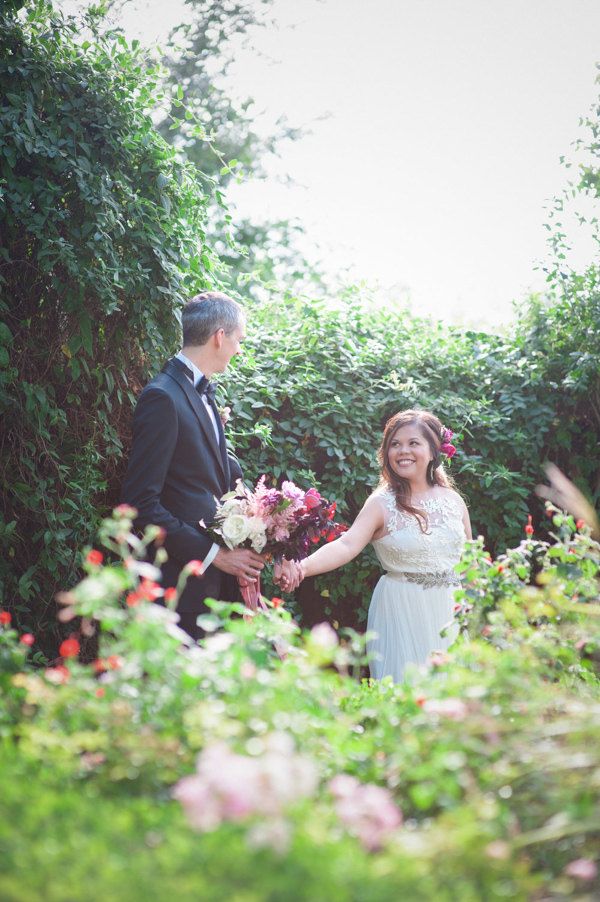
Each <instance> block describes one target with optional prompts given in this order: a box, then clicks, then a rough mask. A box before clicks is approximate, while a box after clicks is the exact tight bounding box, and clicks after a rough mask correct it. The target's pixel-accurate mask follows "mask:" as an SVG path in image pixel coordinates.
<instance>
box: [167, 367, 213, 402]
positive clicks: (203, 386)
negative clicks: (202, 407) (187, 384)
mask: <svg viewBox="0 0 600 902" xmlns="http://www.w3.org/2000/svg"><path fill="white" fill-rule="evenodd" d="M172 362H173V363H174V364H175V366H176V367H177V369H178V370H180V371H181V372H182V373H184V374H185V375H186V376H187V377H188V379H191V381H192V382H193V381H194V374H193V373H192V371H191V369H190V368H189V366H186V364H185V363H184V362H183V360H180V359H179V357H173V358H172ZM195 389H196V391H197V392H198V394H199V395H206V396H207V398H208V399H209V401H214V400H215V396H216V394H217V383H216V382H210V381H209V380H208V379H207V378H206V376H202V378H201V379H200V382H199V383H198V385H196V386H195Z"/></svg>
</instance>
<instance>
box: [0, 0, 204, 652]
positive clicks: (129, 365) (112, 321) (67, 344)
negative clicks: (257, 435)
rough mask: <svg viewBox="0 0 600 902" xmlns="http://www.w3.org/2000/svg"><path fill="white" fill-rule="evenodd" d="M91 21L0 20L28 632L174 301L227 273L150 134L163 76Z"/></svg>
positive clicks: (172, 331)
mask: <svg viewBox="0 0 600 902" xmlns="http://www.w3.org/2000/svg"><path fill="white" fill-rule="evenodd" d="M97 15H98V14H97V13H96V15H94V14H93V13H90V14H88V15H87V17H86V18H85V19H84V20H83V21H82V22H78V21H76V20H75V19H73V18H72V17H71V18H64V17H63V16H62V15H61V14H60V13H58V12H55V11H54V10H53V9H52V6H51V5H50V4H49V3H45V2H41V0H40V2H36V3H31V4H29V9H28V12H27V14H26V15H24V16H22V18H18V17H17V16H16V15H14V14H13V13H11V12H10V10H9V9H8V8H7V7H5V8H4V9H3V11H2V12H1V13H0V30H1V32H2V41H1V42H0V417H1V418H2V439H1V442H0V477H1V483H2V487H1V489H0V492H1V499H2V503H1V509H2V514H0V561H1V562H0V588H1V591H2V595H3V596H4V599H5V603H10V605H11V607H12V610H13V612H14V613H16V614H18V616H19V618H20V621H21V623H22V625H23V627H24V628H27V629H31V630H33V631H36V630H38V631H44V630H45V629H50V630H52V629H53V625H54V620H53V614H54V603H53V596H54V593H55V591H56V590H57V589H59V588H64V587H65V586H66V585H69V584H70V583H72V582H73V581H74V580H75V579H76V578H77V572H78V570H77V568H78V566H79V563H80V560H79V556H78V554H77V552H76V551H75V549H77V548H78V547H80V546H81V545H82V544H83V543H84V542H86V541H88V540H89V538H90V536H92V535H93V534H94V531H95V529H96V528H97V525H98V522H99V516H101V515H102V513H103V512H105V511H106V510H107V509H109V508H110V506H112V504H113V503H116V501H118V498H119V494H120V480H121V477H122V474H123V472H124V464H125V461H124V458H123V447H124V445H125V444H126V443H127V440H128V436H129V430H130V414H131V404H132V403H133V401H134V396H135V394H136V393H137V392H138V391H139V390H140V389H141V387H142V385H143V383H144V382H145V381H146V379H147V376H148V373H149V372H154V371H155V370H156V369H157V368H158V367H159V366H160V365H161V364H162V361H163V360H164V358H165V357H166V356H168V354H169V353H170V352H171V350H172V348H173V346H174V345H175V344H176V342H177V340H178V321H177V316H176V309H177V307H178V306H181V305H182V304H183V302H184V300H185V299H187V297H188V296H189V294H190V293H193V292H194V291H195V290H197V289H198V288H200V287H203V286H207V285H209V284H211V282H212V280H213V275H211V273H213V272H214V271H215V270H216V269H218V266H219V264H218V261H217V260H216V258H215V257H214V255H213V254H212V252H211V251H210V249H209V248H208V247H207V246H206V244H205V241H204V220H205V215H206V214H205V211H206V206H207V202H208V197H207V193H206V192H207V189H208V190H209V186H207V187H204V188H203V187H201V185H200V182H199V178H198V174H197V172H196V170H195V169H194V168H193V167H191V166H189V165H187V164H185V163H183V162H182V160H181V159H180V158H179V157H178V156H177V155H176V153H175V152H174V151H173V149H172V148H171V147H170V146H169V145H168V144H167V143H166V142H165V141H164V140H163V139H162V138H161V137H160V136H159V135H158V134H157V132H156V131H155V129H154V127H153V123H152V117H151V111H152V108H153V107H154V106H156V105H157V104H160V103H161V92H160V91H159V90H158V88H159V86H160V78H159V71H158V69H157V68H156V67H149V66H148V65H147V61H146V59H145V57H144V54H143V52H142V49H141V48H140V47H139V46H137V42H134V43H133V44H132V45H131V46H129V45H128V44H127V42H126V41H125V40H124V38H123V37H122V35H119V34H111V33H105V32H102V30H101V29H100V26H99V25H98V23H97V20H96V16H97ZM80 28H84V29H87V30H88V35H89V39H88V40H82V37H80V36H79V29H80ZM52 644H53V643H52Z"/></svg>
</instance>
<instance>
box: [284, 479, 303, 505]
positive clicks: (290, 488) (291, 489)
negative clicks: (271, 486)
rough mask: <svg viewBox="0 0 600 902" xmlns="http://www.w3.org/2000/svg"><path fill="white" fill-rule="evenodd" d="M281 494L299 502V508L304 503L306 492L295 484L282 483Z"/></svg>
mask: <svg viewBox="0 0 600 902" xmlns="http://www.w3.org/2000/svg"><path fill="white" fill-rule="evenodd" d="M281 493H282V495H284V496H285V497H286V498H288V499H289V500H290V501H297V502H298V503H299V506H302V504H303V503H304V492H303V491H302V489H299V488H298V486H297V485H294V483H293V482H289V481H284V482H282V483H281Z"/></svg>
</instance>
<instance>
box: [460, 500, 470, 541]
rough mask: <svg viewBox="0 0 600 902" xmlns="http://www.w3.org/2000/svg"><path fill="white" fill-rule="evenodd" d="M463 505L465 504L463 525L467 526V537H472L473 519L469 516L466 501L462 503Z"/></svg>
mask: <svg viewBox="0 0 600 902" xmlns="http://www.w3.org/2000/svg"><path fill="white" fill-rule="evenodd" d="M461 501H462V498H461ZM462 506H463V526H464V527H465V535H466V537H467V539H472V538H473V531H472V530H471V519H470V517H469V510H468V508H467V505H466V504H465V502H464V501H463V503H462Z"/></svg>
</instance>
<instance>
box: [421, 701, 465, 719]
mask: <svg viewBox="0 0 600 902" xmlns="http://www.w3.org/2000/svg"><path fill="white" fill-rule="evenodd" d="M468 710H469V709H468V708H467V706H466V705H465V703H464V702H463V700H462V699H460V698H428V699H427V701H426V702H424V703H423V711H425V712H426V713H427V714H438V715H439V716H440V717H447V718H448V719H449V720H464V719H465V717H466V716H467V713H468Z"/></svg>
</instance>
